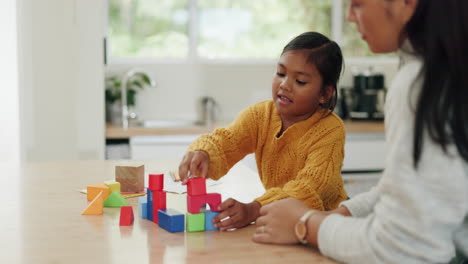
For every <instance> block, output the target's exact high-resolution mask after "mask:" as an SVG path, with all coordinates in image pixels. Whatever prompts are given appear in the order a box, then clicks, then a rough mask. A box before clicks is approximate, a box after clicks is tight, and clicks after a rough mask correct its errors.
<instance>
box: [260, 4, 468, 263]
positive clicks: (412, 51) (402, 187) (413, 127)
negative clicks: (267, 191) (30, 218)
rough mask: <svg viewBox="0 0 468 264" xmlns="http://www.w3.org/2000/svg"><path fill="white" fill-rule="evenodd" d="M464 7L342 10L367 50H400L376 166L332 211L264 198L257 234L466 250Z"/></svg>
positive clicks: (418, 257)
mask: <svg viewBox="0 0 468 264" xmlns="http://www.w3.org/2000/svg"><path fill="white" fill-rule="evenodd" d="M467 14H468V1H466V0H444V1H439V0H351V8H350V11H349V16H348V19H349V20H350V21H352V22H355V23H356V24H357V27H358V30H359V32H360V33H361V35H362V37H363V39H364V40H366V41H367V43H368V44H369V47H370V49H371V50H372V51H373V52H377V53H382V52H392V51H395V50H397V49H399V54H400V56H401V63H402V64H401V68H400V70H399V73H398V74H397V76H396V77H395V79H394V81H393V84H392V87H391V88H390V90H389V93H388V98H387V105H386V113H387V114H388V115H387V116H386V120H385V128H386V139H387V147H388V153H387V159H386V168H385V172H384V175H383V176H382V179H381V180H380V182H379V184H378V185H377V186H376V187H375V188H373V189H372V190H371V191H369V192H367V193H363V194H361V195H359V196H356V197H355V199H352V200H349V201H346V202H343V203H342V204H341V206H340V207H339V208H338V209H336V210H334V211H332V212H327V213H321V212H315V211H310V212H308V211H309V208H308V207H307V206H306V205H304V204H303V203H302V202H300V201H297V200H293V199H287V200H283V201H280V202H277V203H273V204H270V205H267V206H265V207H264V208H262V210H261V215H262V216H261V217H260V218H259V219H258V220H257V225H258V228H257V229H256V233H255V235H254V237H253V239H254V240H255V241H257V242H262V243H284V244H286V243H296V242H297V241H299V240H301V241H308V242H309V243H311V244H312V245H315V246H318V248H319V249H320V251H321V252H322V254H324V255H327V256H330V257H332V258H335V259H337V260H339V261H341V262H350V263H447V262H449V261H450V259H451V258H452V257H454V256H455V248H456V247H457V248H458V249H459V250H460V251H461V252H459V253H464V254H465V255H467V254H468V217H467V216H468V125H467V124H468V123H467V121H468V104H467V103H466V102H467V101H466V100H467V99H468V77H467V76H468V68H467V67H466V65H465V64H466V59H467V58H468V49H467V47H468V19H467V18H466V16H467ZM306 212H308V213H306ZM332 213H334V214H332ZM302 215H305V217H302V219H300V218H301V216H302ZM346 216H352V217H346ZM301 227H304V229H301ZM295 231H297V232H295ZM459 263H461V262H459Z"/></svg>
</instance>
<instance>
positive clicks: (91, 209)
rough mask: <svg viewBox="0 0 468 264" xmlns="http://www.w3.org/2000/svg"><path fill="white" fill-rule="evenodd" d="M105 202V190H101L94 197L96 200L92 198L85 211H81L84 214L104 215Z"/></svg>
mask: <svg viewBox="0 0 468 264" xmlns="http://www.w3.org/2000/svg"><path fill="white" fill-rule="evenodd" d="M103 203H104V196H103V192H100V193H99V194H98V195H96V197H94V200H92V201H91V202H90V203H89V204H88V207H86V208H85V209H84V210H83V212H81V214H82V215H102V213H103V212H104V210H103Z"/></svg>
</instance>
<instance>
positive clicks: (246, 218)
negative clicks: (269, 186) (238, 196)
mask: <svg viewBox="0 0 468 264" xmlns="http://www.w3.org/2000/svg"><path fill="white" fill-rule="evenodd" d="M260 207H261V204H260V203H259V202H256V201H253V202H251V203H247V204H245V203H241V202H239V201H237V200H235V199H232V198H229V199H227V200H226V201H224V202H223V203H221V204H220V205H219V207H218V209H219V210H221V213H220V214H219V215H217V216H216V217H214V218H213V224H214V226H215V227H216V228H219V229H220V230H221V231H225V230H228V229H232V228H240V227H244V226H246V225H249V224H250V223H252V222H253V221H255V220H256V219H257V217H258V216H259V215H260ZM227 217H228V219H225V220H224V221H221V220H222V219H224V218H227Z"/></svg>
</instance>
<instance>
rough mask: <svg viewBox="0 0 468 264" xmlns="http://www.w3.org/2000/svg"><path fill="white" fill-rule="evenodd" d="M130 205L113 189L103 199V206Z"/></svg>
mask: <svg viewBox="0 0 468 264" xmlns="http://www.w3.org/2000/svg"><path fill="white" fill-rule="evenodd" d="M127 205H130V204H129V203H128V201H127V200H126V199H125V198H124V197H123V196H122V194H120V192H118V191H113V192H112V193H111V194H110V195H109V196H108V197H107V199H106V200H105V201H104V207H122V206H127Z"/></svg>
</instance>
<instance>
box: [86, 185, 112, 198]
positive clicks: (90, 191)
mask: <svg viewBox="0 0 468 264" xmlns="http://www.w3.org/2000/svg"><path fill="white" fill-rule="evenodd" d="M100 192H102V195H103V197H102V199H103V200H105V199H106V198H107V196H109V194H110V191H109V187H107V185H105V184H104V183H102V182H99V183H96V184H92V185H89V186H88V187H86V197H87V198H88V201H91V200H94V198H95V197H96V196H97V195H98V194H99V193H100Z"/></svg>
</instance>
